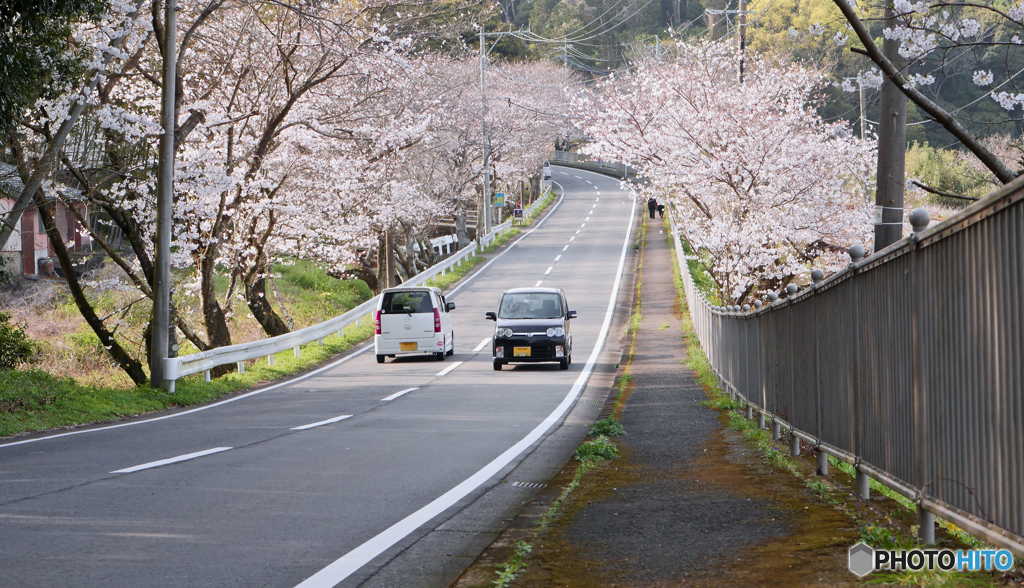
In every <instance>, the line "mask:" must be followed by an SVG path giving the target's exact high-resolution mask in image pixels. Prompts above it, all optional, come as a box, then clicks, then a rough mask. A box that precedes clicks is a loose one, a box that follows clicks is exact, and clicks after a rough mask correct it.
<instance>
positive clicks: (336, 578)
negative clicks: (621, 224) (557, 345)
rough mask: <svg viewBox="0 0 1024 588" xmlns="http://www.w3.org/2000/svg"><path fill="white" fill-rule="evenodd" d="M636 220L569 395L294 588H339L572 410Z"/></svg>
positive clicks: (600, 343) (600, 344)
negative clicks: (474, 467) (473, 468)
mask: <svg viewBox="0 0 1024 588" xmlns="http://www.w3.org/2000/svg"><path fill="white" fill-rule="evenodd" d="M635 216H636V205H635V201H634V205H633V207H632V209H631V212H630V215H629V224H628V225H627V226H626V240H625V241H624V242H623V243H622V253H621V254H620V255H619V267H618V270H617V271H616V273H615V283H614V284H613V286H612V295H611V297H610V299H609V300H608V309H607V311H605V315H604V323H603V324H602V325H601V331H600V334H599V335H598V337H597V342H596V343H595V344H594V350H593V351H592V352H591V353H590V357H589V358H588V359H587V364H586V366H584V368H583V371H582V372H581V373H580V376H579V377H578V378H576V382H575V383H574V384H573V386H572V388H571V389H570V390H569V393H568V394H566V396H565V398H564V399H563V400H562V402H561V404H559V405H558V406H557V407H556V408H555V410H554V411H552V412H551V414H549V415H548V416H547V418H546V419H544V421H543V422H542V423H540V424H539V425H537V427H536V428H534V429H533V430H532V431H530V433H529V434H528V435H526V437H523V438H522V439H521V440H520V441H519V442H518V443H516V444H515V445H513V446H512V447H510V448H508V449H507V450H505V452H504V453H502V454H501V455H499V456H498V457H497V458H495V459H494V461H492V462H491V463H489V464H487V465H486V466H484V467H483V468H482V469H480V471H478V472H476V473H475V474H473V475H472V476H470V477H469V478H466V479H465V480H464V481H463V482H462V483H461V484H459V485H458V486H456V487H454V488H452V489H451V490H449V491H448V492H445V493H444V494H443V495H441V496H440V497H438V498H436V499H434V501H433V502H431V503H430V504H428V505H426V506H424V507H423V508H421V509H419V510H417V511H416V512H414V513H412V514H411V515H409V516H407V517H405V518H404V519H402V520H400V521H398V522H397V523H395V524H394V525H391V526H390V527H388V528H387V529H385V530H384V531H382V532H380V533H379V534H377V536H375V537H373V538H372V539H370V540H369V541H367V542H365V543H363V544H362V545H360V546H359V547H357V548H355V549H353V550H352V551H350V552H348V553H346V554H345V555H343V556H341V557H340V558H338V559H336V560H334V562H332V563H331V564H330V565H328V566H327V567H325V568H324V569H322V570H320V571H319V572H317V573H315V574H313V575H312V576H310V577H309V578H307V579H306V580H304V581H303V582H302V583H301V584H299V585H298V586H297V587H296V588H333V587H334V586H336V585H338V584H339V583H341V582H342V581H344V580H345V578H348V577H349V576H350V575H352V573H353V572H355V571H356V570H358V569H359V568H361V567H363V566H364V565H366V564H367V563H369V562H370V560H372V559H373V558H375V557H377V556H378V555H380V554H381V553H384V552H385V551H386V550H388V549H389V548H391V546H393V545H394V544H396V543H398V542H399V541H401V540H402V539H404V538H405V537H408V536H409V534H410V533H412V532H413V531H415V530H416V529H418V528H420V527H421V526H422V525H424V524H425V523H427V522H428V521H430V519H432V518H434V517H436V516H437V515H439V514H441V513H442V512H444V511H446V510H448V508H450V507H451V506H452V505H454V504H455V503H457V502H458V501H459V500H462V499H463V498H464V497H465V496H466V495H468V494H469V493H470V492H472V491H474V490H476V489H477V488H479V487H480V486H482V485H483V484H484V483H485V482H487V481H488V480H489V479H491V477H492V476H494V475H495V474H497V473H498V472H500V471H501V469H502V468H504V467H505V466H506V465H508V464H509V463H510V462H511V461H512V460H513V459H515V458H517V457H519V455H521V454H522V453H523V452H524V451H526V450H527V449H528V448H529V447H530V446H531V445H533V443H534V442H535V441H537V440H538V439H540V438H541V436H543V435H544V434H545V433H547V432H548V430H550V429H551V427H553V426H554V425H555V424H556V423H557V422H558V421H560V420H561V419H562V417H563V416H564V415H565V413H566V412H567V411H568V410H569V408H571V407H572V405H573V404H574V403H575V402H576V398H577V397H578V396H579V394H580V392H581V391H582V390H583V386H584V385H585V384H586V383H587V380H588V379H590V374H591V372H593V370H594V364H595V363H597V360H598V358H599V357H600V355H601V350H602V349H603V348H604V343H605V340H606V339H607V338H608V330H609V329H610V328H611V324H612V315H613V314H614V313H615V301H616V299H617V298H618V294H619V286H620V285H621V283H622V269H623V268H624V267H625V264H626V251H627V250H628V249H629V235H630V233H631V232H632V230H633V218H634V217H635Z"/></svg>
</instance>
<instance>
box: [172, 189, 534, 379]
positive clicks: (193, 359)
mask: <svg viewBox="0 0 1024 588" xmlns="http://www.w3.org/2000/svg"><path fill="white" fill-rule="evenodd" d="M540 201H541V200H538V201H537V202H534V203H533V204H531V205H530V206H529V207H527V209H526V210H525V211H524V213H523V214H524V215H526V216H530V215H532V214H533V212H534V211H535V210H536V207H537V205H538V203H539V202H540ZM511 227H512V220H508V221H505V222H503V223H501V224H500V225H496V226H495V227H494V228H493V229H492V230H491V232H490V233H488V234H486V235H484V236H483V237H481V238H480V243H479V244H478V243H476V242H473V243H472V244H471V245H469V246H468V247H465V248H463V249H462V250H460V251H458V252H457V253H455V254H454V255H452V256H451V257H449V258H447V259H445V260H444V261H442V262H441V263H438V264H435V265H433V266H431V267H429V268H427V269H425V270H423V271H422V272H420V273H418V274H416V275H415V276H413V277H412V278H409V279H408V280H407V281H406V282H404V283H403V284H402V285H403V286H422V285H423V284H424V283H426V282H427V281H428V280H430V279H431V278H433V277H435V276H438V275H443V274H444V273H446V272H447V271H448V270H449V269H452V268H453V267H455V266H456V265H458V264H460V263H462V261H463V260H464V259H466V258H467V257H469V256H471V255H473V254H475V253H476V252H477V250H478V247H480V246H484V247H486V246H487V245H488V244H489V243H490V242H491V241H493V240H494V239H495V238H496V237H498V235H500V234H501V233H503V232H504V231H506V230H508V229H510V228H511ZM379 297H380V296H379V295H378V296H374V297H373V298H371V299H370V300H367V301H366V302H364V303H362V304H360V305H359V306H357V307H355V308H353V309H352V310H350V311H348V312H346V313H345V314H343V315H341V316H338V317H335V318H332V319H330V320H328V321H325V322H322V323H320V324H317V325H313V326H311V327H306V328H304V329H299V330H297V331H292V332H290V333H285V334H284V335H278V336H277V337H270V338H268V339H261V340H259V341H252V342H249V343H239V344H237V345H228V346H226V347H218V348H216V349H210V350H208V351H202V352H200V353H193V354H191V355H183V356H181V357H168V358H166V359H164V377H165V378H166V379H167V380H168V382H169V386H168V390H169V391H170V392H171V393H173V392H174V387H175V386H174V384H175V382H176V381H177V380H179V379H181V378H183V377H185V376H189V375H192V374H198V373H200V372H203V373H204V374H205V378H206V379H207V381H209V379H210V370H212V369H213V368H215V367H217V366H220V365H228V364H232V363H237V364H238V370H239V372H241V373H245V361H247V360H250V359H256V358H259V357H267V358H268V359H269V361H270V362H271V365H273V361H274V355H275V354H277V353H280V352H282V351H287V350H289V349H294V350H295V355H296V356H298V355H299V353H300V347H301V346H302V345H305V344H307V343H312V342H313V341H318V342H319V343H320V344H321V345H323V340H324V338H325V337H328V336H330V335H333V334H334V333H338V334H339V336H340V335H341V333H342V331H343V330H344V329H345V327H348V326H349V325H351V324H352V323H356V322H357V321H360V320H361V319H362V318H363V317H365V316H367V315H369V314H371V313H372V312H373V311H374V310H375V309H376V308H377V299H378V298H379Z"/></svg>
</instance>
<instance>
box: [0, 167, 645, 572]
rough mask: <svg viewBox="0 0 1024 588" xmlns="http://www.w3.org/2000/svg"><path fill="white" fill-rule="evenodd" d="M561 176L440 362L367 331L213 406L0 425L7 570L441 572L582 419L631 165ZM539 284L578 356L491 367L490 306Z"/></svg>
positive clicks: (551, 464) (498, 517)
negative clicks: (564, 312) (116, 420)
mask: <svg viewBox="0 0 1024 588" xmlns="http://www.w3.org/2000/svg"><path fill="white" fill-rule="evenodd" d="M553 179H554V181H555V182H556V183H557V184H558V186H559V187H561V188H562V191H563V193H564V197H563V198H562V199H561V200H559V201H557V204H556V207H555V208H554V210H553V211H552V212H551V214H550V215H549V216H548V217H546V219H545V220H544V222H543V223H542V224H540V225H539V226H536V225H535V226H536V228H535V229H534V230H532V231H531V232H529V233H527V234H525V236H522V238H517V239H519V240H518V241H515V244H514V245H512V246H510V247H508V249H507V250H506V251H505V252H504V253H502V254H501V255H500V256H498V257H496V258H494V259H493V260H492V261H490V262H489V263H488V264H487V265H486V267H484V268H482V269H481V270H479V271H478V272H477V273H476V274H475V275H474V277H472V279H469V280H467V281H464V282H463V284H462V285H460V286H458V287H457V288H455V289H454V290H453V291H451V292H450V294H449V296H448V299H449V300H450V301H454V302H455V303H456V305H457V308H456V310H455V311H454V312H453V314H452V320H453V323H454V330H455V355H454V356H453V357H449V358H447V360H446V361H444V362H439V361H436V360H434V359H430V358H410V359H397V360H389V361H388V362H387V363H386V364H383V365H379V364H377V363H376V361H375V359H374V357H373V355H372V344H371V345H370V346H368V347H367V346H361V347H358V348H356V349H355V350H353V351H352V352H350V353H349V354H347V355H346V356H344V357H343V358H341V361H340V362H338V361H336V362H334V363H333V364H328V366H325V368H323V369H321V370H319V371H314V372H312V373H310V374H306V375H304V376H302V377H300V378H295V379H292V380H290V381H288V382H284V383H280V384H276V385H273V386H267V387H264V388H262V389H259V390H256V391H255V392H254V393H251V394H248V395H240V396H236V397H234V398H232V399H231V400H230V401H228V402H222V403H216V404H213V405H208V406H206V407H203V408H201V409H199V410H189V411H178V412H176V413H170V414H167V415H161V417H162V418H159V419H152V418H149V419H137V420H134V421H128V422H127V423H125V424H127V425H128V426H124V425H121V426H116V427H94V428H91V429H79V430H75V431H72V432H71V434H57V435H45V434H43V435H36V436H32V437H28V438H19V439H17V440H16V441H14V442H8V443H6V444H4V443H0V570H2V571H0V584H2V585H3V586H5V587H31V586H45V587H53V586H83V587H89V586H96V587H105V588H106V587H110V586H147V587H157V586H190V587H193V586H211V587H213V586H216V587H226V586H245V587H252V586H273V587H293V586H302V587H304V588H307V587H312V586H334V585H338V584H341V585H344V586H349V585H353V586H354V585H382V586H387V585H403V586H412V585H424V586H427V585H445V582H446V581H447V580H450V579H451V577H452V574H453V573H457V570H458V568H459V566H460V565H468V563H469V561H465V560H466V559H468V558H469V557H471V556H472V553H473V551H474V549H482V548H483V546H484V545H486V543H487V542H489V539H488V537H490V536H492V535H490V534H489V533H491V532H492V531H493V530H494V529H496V528H500V526H501V521H503V520H507V519H505V518H504V517H507V516H509V513H510V512H512V511H513V510H514V508H515V507H516V506H517V505H518V504H519V503H520V501H519V499H520V498H524V497H525V496H520V495H518V494H515V493H510V494H507V495H498V494H495V493H494V492H493V490H494V489H495V488H499V487H501V486H502V485H503V484H502V483H503V481H506V482H507V480H506V477H507V476H508V475H509V473H510V472H512V471H515V470H516V468H522V467H523V461H524V459H525V458H527V457H528V456H531V455H539V456H540V457H539V458H538V459H539V460H540V461H542V462H544V463H542V464H541V465H540V467H539V469H538V471H541V470H543V471H549V470H550V471H551V472H552V473H553V471H556V470H557V468H558V467H560V466H561V465H562V464H564V462H565V458H566V456H567V455H568V453H567V452H571V450H572V448H573V447H575V445H573V443H578V442H579V438H580V436H581V435H582V432H584V431H582V429H581V428H580V429H579V432H575V433H573V434H561V435H560V434H559V433H558V432H559V431H560V430H561V429H564V428H565V424H566V422H567V421H566V420H565V418H566V415H567V414H569V412H570V411H571V410H574V408H575V407H578V405H577V403H578V401H579V400H580V399H581V397H582V398H586V390H585V389H584V385H585V384H586V381H587V378H588V376H589V374H590V371H591V370H592V369H594V368H595V365H596V366H598V367H600V363H601V355H600V347H601V346H602V345H603V344H604V341H605V336H606V334H607V331H608V329H609V325H610V323H611V320H612V310H615V309H616V300H617V298H618V296H619V294H618V293H617V292H616V291H615V288H616V285H617V284H619V280H618V278H619V277H620V276H622V275H623V273H625V272H624V269H623V267H624V263H623V262H624V261H625V260H626V259H627V257H628V255H629V252H631V249H629V245H630V244H631V236H630V234H629V233H630V226H631V224H632V220H633V219H634V215H633V210H634V208H633V202H632V200H631V199H630V197H629V195H628V194H625V193H623V192H622V191H621V190H620V189H619V187H618V181H617V180H614V179H611V178H607V177H604V176H600V175H597V174H593V173H589V172H585V171H577V170H571V169H565V168H559V167H556V168H554V178H553ZM626 271H628V268H626ZM535 284H542V285H544V286H552V287H560V288H562V289H564V290H565V292H566V297H567V299H568V301H569V305H570V308H571V309H573V310H576V311H577V312H578V315H579V318H578V319H576V320H575V321H574V324H573V337H574V352H573V364H572V365H571V366H570V369H569V370H568V371H560V370H559V369H558V366H557V364H555V363H552V364H535V365H523V366H511V367H510V366H506V367H505V369H504V370H503V371H501V372H495V371H493V370H492V367H491V361H490V345H489V338H490V335H491V332H492V331H493V325H494V323H492V322H491V321H487V320H485V319H484V318H483V315H484V312H485V311H487V310H495V309H496V308H495V307H496V304H497V301H498V297H499V295H500V293H501V292H502V291H503V290H504V289H506V288H512V287H520V286H532V285H535ZM623 284H624V288H623V289H625V290H628V289H629V285H630V284H629V283H628V282H623ZM621 311H622V308H621V306H620V307H619V308H618V309H617V312H621ZM614 336H615V334H614V333H613V337H614ZM485 343H486V344H485ZM368 349H369V350H370V351H368ZM606 367H607V366H606ZM581 395H582V396H581ZM601 400H603V397H602V398H601ZM590 402H592V403H593V405H594V407H593V408H592V409H590V410H589V411H584V412H585V413H586V414H585V415H584V417H585V418H590V417H592V416H594V415H596V411H597V410H598V409H599V406H597V405H599V404H600V401H599V400H595V401H590ZM310 425H314V426H310ZM574 431H576V430H574ZM544 443H549V444H553V445H556V446H557V447H553V448H550V449H549V450H546V451H540V452H538V447H540V446H542V445H543V444H544ZM165 460H166V461H165ZM173 460H180V461H173ZM559 461H560V463H558V462H559ZM545 468H547V469H545ZM551 468H554V469H551ZM504 485H505V486H507V484H504ZM527 490H528V489H527ZM502 496H504V498H503V497H502ZM460 517H461V518H462V519H465V518H467V517H468V518H472V519H473V520H474V521H475V523H473V524H469V525H467V526H466V530H460V531H459V532H458V533H455V534H453V535H444V534H443V533H441V531H443V530H444V528H445V525H448V526H449V527H450V526H451V525H452V524H453V521H458V520H460ZM453 537H454V538H453ZM452 553H458V554H464V555H463V557H462V558H461V559H460V558H459V557H454V558H453V557H447V558H446V557H443V556H448V555H451V554H452ZM417 554H418V555H417ZM446 578H447V580H446Z"/></svg>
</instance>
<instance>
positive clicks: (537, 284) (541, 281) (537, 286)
mask: <svg viewBox="0 0 1024 588" xmlns="http://www.w3.org/2000/svg"><path fill="white" fill-rule="evenodd" d="M543 283H544V280H540V281H538V282H537V283H536V284H534V285H533V287H534V288H540V285H541V284H543Z"/></svg>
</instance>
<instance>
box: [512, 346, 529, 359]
mask: <svg viewBox="0 0 1024 588" xmlns="http://www.w3.org/2000/svg"><path fill="white" fill-rule="evenodd" d="M512 355H513V356H515V357H530V348H529V347H514V348H513V349H512Z"/></svg>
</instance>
